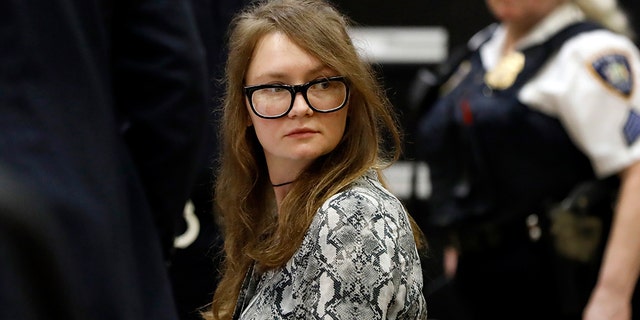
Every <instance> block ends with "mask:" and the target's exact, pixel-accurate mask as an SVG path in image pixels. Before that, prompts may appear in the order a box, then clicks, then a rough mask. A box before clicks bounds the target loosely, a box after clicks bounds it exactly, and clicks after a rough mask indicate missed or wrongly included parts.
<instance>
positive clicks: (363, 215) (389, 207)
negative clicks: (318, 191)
mask: <svg viewBox="0 0 640 320" xmlns="http://www.w3.org/2000/svg"><path fill="white" fill-rule="evenodd" d="M319 211H320V214H329V215H331V214H338V215H340V216H341V217H343V218H344V217H349V216H355V218H357V219H373V218H375V217H376V216H381V215H384V216H386V217H385V218H386V219H388V218H392V219H400V218H401V216H404V215H405V210H404V206H403V205H402V202H401V201H400V200H399V199H398V198H397V197H396V196H395V195H394V194H393V193H391V192H390V191H389V190H388V189H386V188H385V187H384V186H383V185H382V183H381V182H380V180H379V177H378V174H377V173H376V172H375V171H373V170H371V171H368V172H367V173H366V174H364V175H362V176H361V177H359V178H358V179H356V180H354V181H353V182H352V183H351V184H350V185H349V186H348V187H346V188H345V189H343V190H342V191H340V192H338V193H336V194H335V195H333V196H332V197H330V198H329V199H328V200H327V201H325V203H324V204H323V205H322V207H321V208H320V210H319Z"/></svg>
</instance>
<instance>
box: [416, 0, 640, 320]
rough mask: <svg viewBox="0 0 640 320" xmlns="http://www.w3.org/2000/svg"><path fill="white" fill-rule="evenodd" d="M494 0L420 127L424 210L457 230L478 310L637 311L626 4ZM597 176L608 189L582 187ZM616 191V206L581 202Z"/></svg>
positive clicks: (634, 118)
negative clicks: (594, 207) (598, 210)
mask: <svg viewBox="0 0 640 320" xmlns="http://www.w3.org/2000/svg"><path fill="white" fill-rule="evenodd" d="M487 5H488V7H489V9H490V10H491V12H492V13H493V14H494V15H495V17H496V18H497V19H498V20H499V23H497V24H494V25H491V26H489V27H487V28H486V29H484V30H482V31H480V32H479V33H477V34H476V35H475V36H474V37H473V38H472V39H471V40H470V41H469V43H468V46H469V54H468V56H467V59H465V60H464V61H463V62H462V63H461V64H460V65H459V66H458V67H457V71H456V72H455V73H453V75H452V76H451V77H450V78H449V80H448V81H447V82H446V83H445V84H444V86H443V87H442V90H443V93H442V96H441V98H440V99H439V100H438V101H437V102H436V103H435V104H434V105H433V107H432V108H431V109H430V110H429V111H428V112H427V113H425V115H424V116H423V118H422V119H421V121H420V123H419V128H418V130H419V138H420V147H419V148H421V151H420V152H421V153H420V154H421V155H422V157H424V160H426V161H427V164H428V165H429V167H430V169H431V170H430V172H431V184H432V196H431V198H430V201H429V202H430V205H431V208H430V210H429V212H430V214H431V215H430V217H429V218H430V223H431V224H434V225H438V226H442V227H446V228H447V229H450V230H453V235H454V238H453V239H454V241H453V242H452V245H455V247H456V248H457V252H458V253H459V257H458V258H459V259H458V264H457V270H456V275H455V283H456V288H457V289H458V293H459V294H460V298H461V299H462V300H463V302H464V303H465V304H466V306H467V307H468V308H469V310H468V311H469V312H468V313H469V314H471V315H475V316H476V317H477V318H478V319H489V318H491V319H507V318H508V319H549V318H554V319H555V318H561V319H566V318H570V317H576V318H577V317H579V316H580V315H581V314H582V313H583V310H584V316H585V319H605V318H606V319H610V318H613V317H614V316H615V317H616V319H630V318H631V301H632V295H633V292H634V287H635V284H636V281H637V279H638V272H639V270H640V254H639V253H640V233H638V232H637V230H636V228H637V226H638V225H640V197H637V196H636V195H635V193H636V192H637V190H638V189H639V188H640V142H638V141H639V140H640V139H639V138H640V96H639V95H638V93H637V91H638V90H637V89H638V83H640V77H639V75H638V74H639V72H640V56H639V53H638V50H637V48H636V47H635V46H634V44H633V42H632V41H630V39H629V37H628V35H629V34H630V31H629V28H628V26H627V24H626V20H625V17H624V15H623V13H622V12H621V11H620V10H619V9H618V7H617V5H616V3H615V2H613V1H606V3H605V2H602V1H597V0H591V1H586V0H584V1H578V0H575V1H574V0H519V1H518V0H515V1H505V0H487ZM618 177H619V178H620V179H619V189H617V185H618ZM590 181H595V182H598V183H600V182H603V183H605V188H600V187H599V186H598V187H596V188H595V189H594V190H595V191H594V192H592V193H584V192H582V191H580V192H579V193H578V194H577V195H576V194H575V192H578V191H576V190H584V189H585V188H582V186H585V185H587V184H585V183H588V182H590ZM609 182H613V183H609ZM609 186H613V187H612V188H609ZM589 190H591V189H589ZM616 190H619V193H618V195H617V204H616V207H615V213H614V214H613V213H612V214H608V215H607V212H606V211H607V210H606V208H608V206H607V205H604V206H602V208H605V209H604V210H603V211H602V215H600V216H598V215H592V214H591V213H590V212H586V211H588V210H586V209H585V212H586V213H584V212H583V214H584V215H591V216H590V217H589V218H590V219H582V218H583V216H581V215H579V214H575V213H576V212H575V211H576V210H574V209H575V208H577V207H580V206H582V207H581V208H587V209H588V208H589V207H590V202H589V201H591V202H593V201H595V199H596V198H595V196H593V195H594V194H595V195H598V199H601V200H602V201H604V202H606V201H607V199H608V198H609V197H610V196H611V195H612V194H613V192H617V191H616ZM572 192H574V193H573V194H572ZM570 195H571V197H570V198H567V197H569V196H570ZM563 199H565V202H564V203H563V202H562V200H563ZM585 199H586V200H585ZM569 201H573V202H571V203H568V202H569ZM613 202H615V201H611V202H609V205H610V206H612V205H613ZM559 203H560V204H559ZM551 208H555V209H554V210H551ZM558 208H564V209H567V210H565V212H569V215H567V214H564V215H563V214H559V213H558V212H559V211H561V210H558ZM550 212H554V214H553V215H552V214H551V213H550ZM612 212H613V211H612ZM572 214H573V215H572ZM612 216H613V219H611V217H612ZM610 220H612V222H611V223H608V221H610ZM609 225H610V228H609V227H608V226H609ZM567 226H568V227H567ZM609 230H610V232H609ZM547 235H548V237H547ZM607 237H608V238H607ZM607 239H608V241H607ZM574 241H582V242H580V243H577V242H574ZM547 244H549V245H547ZM599 244H601V246H602V247H601V248H599V247H598V245H599ZM605 244H606V245H605ZM576 248H577V249H576ZM602 252H603V253H602ZM599 253H602V255H599ZM600 262H601V263H600ZM567 265H572V266H573V265H575V266H578V267H579V268H574V269H568V268H567V267H566V266H567ZM594 265H595V268H593V266H594ZM590 269H594V270H595V272H593V273H592V275H590V274H589V271H590ZM573 271H576V272H573ZM563 272H564V273H563ZM577 272H580V273H582V272H584V273H585V275H586V276H585V277H584V278H582V277H581V275H580V274H578V273H577ZM574 278H575V279H577V281H573V279H574ZM585 279H586V280H585ZM590 281H591V282H590ZM567 288H569V289H567ZM567 290H572V291H571V292H572V294H566V293H567V292H568V291H567ZM487 292H491V293H490V294H488V293H487ZM573 293H575V294H573ZM581 295H582V296H581Z"/></svg>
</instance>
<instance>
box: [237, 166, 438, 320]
mask: <svg viewBox="0 0 640 320" xmlns="http://www.w3.org/2000/svg"><path fill="white" fill-rule="evenodd" d="M422 285H423V283H422V271H421V265H420V258H419V255H418V251H417V249H416V244H415V240H414V238H413V234H412V232H411V226H410V224H409V220H408V216H407V212H406V210H405V209H404V207H403V206H402V204H401V202H400V201H399V200H398V199H397V198H396V197H395V196H394V195H392V194H391V193H390V192H389V191H387V190H386V189H385V188H384V187H383V186H382V185H381V184H380V182H379V180H378V177H377V174H376V173H375V172H373V171H370V172H368V173H367V174H366V175H365V176H363V177H361V178H360V179H358V180H356V181H355V182H354V183H353V184H352V185H351V186H350V187H349V188H347V189H346V190H344V191H342V192H340V193H338V194H336V195H334V196H333V197H331V198H330V199H328V200H327V201H326V202H325V203H324V204H323V206H322V207H321V208H320V209H319V210H318V211H317V213H316V216H315V217H314V219H313V221H312V223H311V225H310V227H309V230H308V231H307V233H306V235H305V237H304V240H303V242H302V246H301V247H300V249H298V251H297V252H296V253H295V254H294V255H293V257H292V258H291V259H290V260H289V261H288V262H287V264H286V265H285V266H284V267H283V268H280V269H276V270H270V271H267V272H265V273H264V274H261V275H257V274H255V273H254V272H253V270H250V271H249V272H248V273H247V277H246V278H245V282H244V285H243V288H242V290H241V292H240V297H239V299H238V305H237V306H236V314H235V315H234V317H235V318H236V319H245V320H246V319H252V320H258V319H358V320H374V319H411V320H414V319H426V318H427V310H426V302H425V299H424V296H423V293H422Z"/></svg>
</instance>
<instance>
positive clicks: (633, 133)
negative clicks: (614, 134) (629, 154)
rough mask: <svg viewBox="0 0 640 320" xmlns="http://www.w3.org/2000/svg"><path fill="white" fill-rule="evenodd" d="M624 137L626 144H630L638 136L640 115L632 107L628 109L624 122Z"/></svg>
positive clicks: (639, 132) (639, 134)
mask: <svg viewBox="0 0 640 320" xmlns="http://www.w3.org/2000/svg"><path fill="white" fill-rule="evenodd" d="M623 133H624V138H625V140H626V141H627V145H629V146H630V145H632V144H633V143H634V142H635V141H636V140H637V139H638V137H639V136H640V115H639V114H638V113H637V112H636V111H635V110H633V109H630V110H629V115H628V116H627V122H626V123H625V124H624V129H623Z"/></svg>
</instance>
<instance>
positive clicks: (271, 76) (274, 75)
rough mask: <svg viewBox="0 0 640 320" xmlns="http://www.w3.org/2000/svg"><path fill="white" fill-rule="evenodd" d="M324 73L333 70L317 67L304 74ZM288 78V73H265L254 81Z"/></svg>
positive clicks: (324, 66)
mask: <svg viewBox="0 0 640 320" xmlns="http://www.w3.org/2000/svg"><path fill="white" fill-rule="evenodd" d="M325 71H327V72H328V71H331V72H333V69H331V68H330V67H328V66H326V65H319V66H317V67H315V68H313V69H311V70H309V71H307V72H306V74H307V75H319V74H323V73H325ZM288 77H289V74H288V73H285V72H280V71H267V72H266V73H263V74H260V75H259V76H258V77H257V78H256V79H258V80H260V79H264V78H269V79H279V80H280V79H286V78H288Z"/></svg>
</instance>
